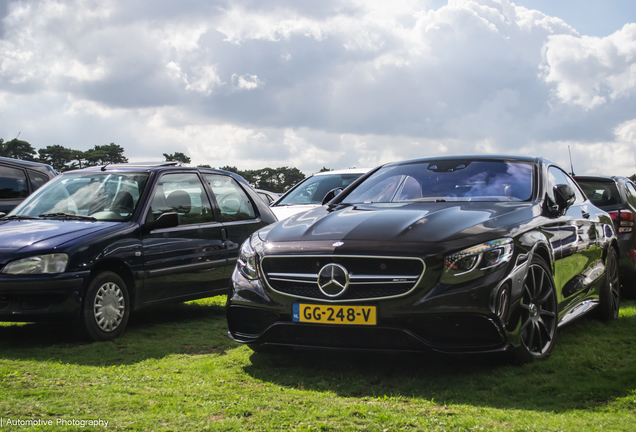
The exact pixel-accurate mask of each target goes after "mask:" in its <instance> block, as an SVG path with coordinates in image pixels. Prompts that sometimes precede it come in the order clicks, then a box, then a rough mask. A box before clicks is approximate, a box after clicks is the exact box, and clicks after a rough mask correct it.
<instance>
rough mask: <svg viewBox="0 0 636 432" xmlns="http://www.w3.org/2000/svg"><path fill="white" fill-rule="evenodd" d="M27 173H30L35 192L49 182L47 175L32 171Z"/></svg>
mask: <svg viewBox="0 0 636 432" xmlns="http://www.w3.org/2000/svg"><path fill="white" fill-rule="evenodd" d="M27 173H29V179H30V180H31V186H33V190H36V189H38V188H39V187H40V186H42V185H43V184H44V183H46V182H47V181H49V177H48V176H47V175H46V174H42V173H39V172H37V171H31V170H27Z"/></svg>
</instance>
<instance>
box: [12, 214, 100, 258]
mask: <svg viewBox="0 0 636 432" xmlns="http://www.w3.org/2000/svg"><path fill="white" fill-rule="evenodd" d="M112 226H113V222H85V221H61V220H50V219H44V220H8V221H1V222H0V239H1V240H0V257H2V261H5V259H4V258H5V257H6V256H7V255H13V254H16V253H19V252H25V251H29V250H36V251H39V250H51V249H53V248H56V247H58V246H60V245H62V244H64V243H66V242H69V241H71V240H74V239H77V238H79V237H82V236H85V235H88V234H92V233H94V232H97V231H101V230H104V229H106V228H109V227H112Z"/></svg>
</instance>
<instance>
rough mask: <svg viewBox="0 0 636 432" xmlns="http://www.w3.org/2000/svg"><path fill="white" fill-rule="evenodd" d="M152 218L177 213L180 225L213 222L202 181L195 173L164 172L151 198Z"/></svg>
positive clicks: (212, 214)
mask: <svg viewBox="0 0 636 432" xmlns="http://www.w3.org/2000/svg"><path fill="white" fill-rule="evenodd" d="M151 208H152V218H153V219H154V220H156V219H157V218H158V217H159V216H161V215H162V214H163V213H168V212H177V213H179V224H180V225H192V224H200V223H206V222H214V213H213V212H212V206H211V205H210V199H209V198H208V195H207V193H206V192H205V189H204V188H203V183H201V180H200V179H199V176H198V175H197V174H196V173H175V174H166V175H164V176H163V177H161V178H160V179H159V181H158V182H157V187H156V189H155V193H154V196H153V199H152V204H151Z"/></svg>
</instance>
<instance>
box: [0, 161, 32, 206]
mask: <svg viewBox="0 0 636 432" xmlns="http://www.w3.org/2000/svg"><path fill="white" fill-rule="evenodd" d="M28 195H29V185H28V183H27V178H26V173H25V172H24V170H21V169H17V168H11V167H7V166H1V165H0V199H12V198H26V197H27V196H28Z"/></svg>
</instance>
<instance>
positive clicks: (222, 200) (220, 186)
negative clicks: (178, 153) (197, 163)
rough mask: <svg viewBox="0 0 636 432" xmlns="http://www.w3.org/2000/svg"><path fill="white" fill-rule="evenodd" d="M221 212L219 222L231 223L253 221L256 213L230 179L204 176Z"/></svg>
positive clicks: (246, 197)
mask: <svg viewBox="0 0 636 432" xmlns="http://www.w3.org/2000/svg"><path fill="white" fill-rule="evenodd" d="M204 177H205V180H206V181H207V182H208V183H209V184H210V188H211V189H212V192H214V196H215V197H216V202H217V203H218V204H219V209H220V211H221V220H222V221H223V222H231V221H237V220H247V219H254V218H255V217H256V212H255V211H254V205H253V204H252V200H251V199H250V198H249V196H248V195H247V194H246V193H245V191H244V190H243V188H241V186H240V185H239V184H238V182H237V181H236V180H234V179H233V178H232V177H229V176H224V175H220V174H205V175H204Z"/></svg>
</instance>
